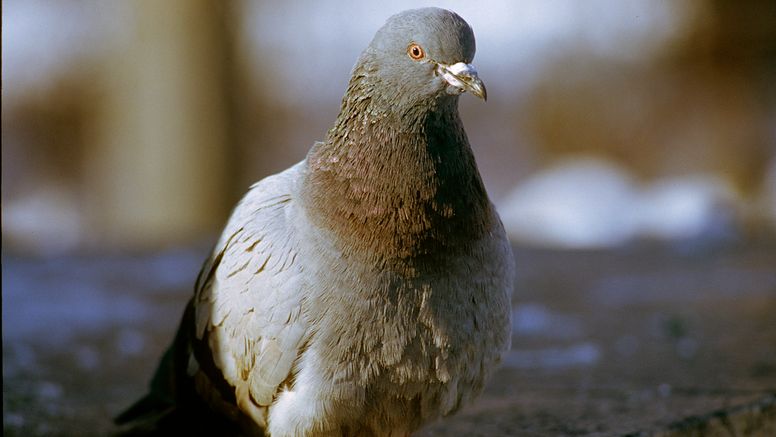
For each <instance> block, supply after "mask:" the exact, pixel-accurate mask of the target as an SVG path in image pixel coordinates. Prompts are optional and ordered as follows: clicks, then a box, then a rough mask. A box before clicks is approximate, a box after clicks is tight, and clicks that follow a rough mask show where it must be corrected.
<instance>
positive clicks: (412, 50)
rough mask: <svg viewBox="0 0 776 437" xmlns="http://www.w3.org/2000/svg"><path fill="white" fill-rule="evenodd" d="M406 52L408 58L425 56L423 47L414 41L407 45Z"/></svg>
mask: <svg viewBox="0 0 776 437" xmlns="http://www.w3.org/2000/svg"><path fill="white" fill-rule="evenodd" d="M407 54H408V55H410V58H412V59H414V60H416V61H418V60H420V59H423V58H424V57H425V56H426V53H425V52H424V51H423V47H421V46H419V45H418V44H415V43H412V44H410V46H409V47H407Z"/></svg>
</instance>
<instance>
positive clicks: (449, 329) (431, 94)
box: [116, 8, 514, 437]
mask: <svg viewBox="0 0 776 437" xmlns="http://www.w3.org/2000/svg"><path fill="white" fill-rule="evenodd" d="M474 51H475V40H474V34H473V32H472V29H471V27H470V26H469V25H468V24H467V23H466V22H465V21H464V20H463V19H462V18H461V17H460V16H458V15H457V14H455V13H454V12H451V11H447V10H444V9H438V8H423V9H414V10H408V11H405V12H401V13H399V14H396V15H394V16H392V17H390V18H389V19H388V20H387V22H386V23H385V24H384V25H383V26H382V27H381V28H380V29H379V30H378V31H377V33H376V35H375V36H374V39H373V40H372V41H371V43H370V44H369V46H368V47H367V48H366V49H365V50H364V51H363V52H362V54H361V55H360V57H359V58H358V60H357V62H356V64H355V67H354V68H353V70H352V75H351V78H350V82H349V84H348V87H347V91H346V93H345V96H344V98H343V100H342V105H341V110H340V113H339V115H338V117H337V119H336V121H335V123H334V126H333V127H332V128H331V129H330V130H329V131H328V133H327V135H326V137H325V140H324V141H321V142H316V143H315V144H314V145H313V146H312V148H311V149H310V151H309V153H308V154H307V156H306V158H305V159H304V160H303V161H301V162H300V163H298V164H296V165H294V166H293V167H291V168H289V169H287V170H285V171H283V172H281V173H278V174H276V175H273V176H269V177H267V178H265V179H263V180H261V181H260V182H258V183H256V184H254V185H253V186H252V187H251V188H250V190H249V191H248V193H247V194H246V195H245V196H244V197H243V198H242V200H241V201H240V202H239V204H238V205H237V206H236V208H235V209H234V211H233V212H232V215H231V217H230V218H229V220H228V223H227V225H226V227H225V229H224V230H223V233H222V235H221V237H220V239H219V241H218V242H217V244H216V245H215V247H214V249H213V251H212V254H211V255H210V257H209V258H208V259H207V260H206V261H205V263H204V266H203V267H202V270H201V273H200V274H199V277H198V278H197V280H196V285H195V292H194V296H193V297H192V298H191V300H190V301H189V303H188V305H187V307H186V310H185V312H184V316H183V319H182V322H181V325H180V328H179V330H178V333H177V335H176V337H175V340H174V341H173V344H172V346H171V347H170V348H169V350H168V351H167V352H166V354H165V355H164V357H163V358H162V360H161V363H160V364H159V367H158V370H157V372H156V374H155V376H154V378H153V380H152V382H151V391H150V393H149V394H148V395H147V396H145V397H144V398H142V399H141V400H140V401H138V402H137V403H136V404H134V405H133V406H132V407H130V408H129V409H128V410H127V411H126V412H124V413H123V414H121V415H120V416H118V418H117V419H116V422H117V423H119V424H123V426H125V427H129V428H128V429H129V430H134V431H133V432H135V433H136V434H137V435H141V434H140V432H139V431H138V430H145V431H148V433H151V434H152V433H153V432H157V433H158V434H165V433H167V434H169V433H171V432H184V431H186V432H194V433H196V434H206V433H208V432H210V433H213V434H216V435H227V434H229V433H234V435H259V436H260V435H264V436H271V437H281V436H386V437H388V436H405V435H409V434H410V433H412V432H413V431H414V430H417V429H418V428H419V427H421V426H422V425H424V424H426V423H429V422H431V421H434V420H436V419H438V418H440V417H443V416H446V415H449V414H452V413H454V412H456V411H457V410H459V409H461V407H463V406H464V405H466V404H467V403H470V402H471V401H472V400H473V399H474V398H475V397H476V396H477V395H478V394H479V393H480V392H481V391H482V389H483V386H484V384H485V382H486V380H487V378H488V376H489V375H490V374H492V373H493V371H494V369H495V368H496V367H497V365H498V363H499V362H500V360H501V357H502V356H503V355H504V353H505V352H506V351H507V350H508V348H509V347H510V342H511V338H510V334H511V320H510V317H511V311H510V301H511V294H512V285H513V273H514V261H513V255H512V251H511V248H510V244H509V242H508V240H507V238H506V234H505V232H504V228H503V225H502V224H501V221H500V219H499V216H498V214H497V213H496V211H495V209H494V207H493V205H492V203H491V202H490V200H489V199H488V195H487V193H486V191H485V188H484V185H483V183H482V180H481V177H480V175H479V172H478V169H477V165H476V162H475V159H474V156H473V154H472V149H471V147H470V145H469V142H468V139H467V136H466V133H465V131H464V128H463V125H462V123H461V120H460V118H459V114H458V99H459V96H460V94H462V93H463V92H469V93H471V94H473V95H475V96H477V97H480V98H482V99H483V100H485V99H486V97H487V95H486V90H485V86H484V84H483V82H482V80H481V79H480V78H479V76H478V74H477V71H476V69H475V68H474V66H472V64H471V62H472V59H473V57H474ZM127 433H128V434H127V435H130V434H131V432H130V431H127Z"/></svg>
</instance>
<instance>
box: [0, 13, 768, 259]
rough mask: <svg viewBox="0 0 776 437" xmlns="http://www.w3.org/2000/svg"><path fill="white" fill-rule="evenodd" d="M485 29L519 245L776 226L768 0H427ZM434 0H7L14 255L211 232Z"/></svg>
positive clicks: (480, 139) (475, 136)
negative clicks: (383, 35)
mask: <svg viewBox="0 0 776 437" xmlns="http://www.w3.org/2000/svg"><path fill="white" fill-rule="evenodd" d="M430 4H436V5H439V6H443V7H447V8H451V9H454V10H456V11H457V12H458V13H459V14H461V15H462V16H463V17H464V18H465V19H466V20H467V21H468V22H469V23H470V24H471V25H472V27H473V28H474V30H475V33H476V36H477V45H478V51H477V55H476V58H475V64H476V65H477V67H478V69H479V71H480V73H481V76H482V77H483V78H484V79H485V81H486V83H487V85H488V89H489V91H490V95H491V99H490V100H489V101H488V102H487V104H483V103H482V102H480V101H477V100H476V99H470V98H468V97H466V96H464V97H463V98H462V99H461V107H462V108H461V110H462V113H463V119H464V122H465V124H466V127H467V131H468V134H469V137H470V140H471V142H472V144H473V147H474V150H475V153H476V155H477V158H478V162H479V165H480V169H481V172H482V174H483V178H484V179H485V182H486V185H487V186H488V189H489V191H490V193H491V196H492V198H493V200H494V202H495V203H496V204H497V206H498V207H499V209H500V210H501V212H502V216H503V218H504V221H505V224H506V225H507V228H508V229H509V232H510V235H511V236H512V237H513V239H514V240H515V241H517V242H525V243H526V244H533V245H540V246H552V247H556V246H559V247H601V246H603V247H609V246H616V245H619V244H623V243H626V242H629V241H633V240H638V239H655V238H657V239H662V240H669V241H675V240H687V239H697V238H699V237H701V238H712V239H719V238H723V239H727V238H741V237H752V236H757V237H759V236H761V235H762V234H763V233H773V231H774V229H776V25H774V21H773V20H774V16H775V15H774V9H776V5H774V3H773V2H772V1H767V0H764V1H749V2H746V3H745V4H735V5H734V4H731V3H730V2H726V1H721V0H684V1H679V2H654V1H649V0H628V1H606V0H597V1H591V2H578V1H569V0H565V1H563V0H553V1H542V0H529V1H522V2H512V1H489V2H478V3H476V4H475V3H473V2H464V1H459V2H456V1H447V2H444V1H443V2H430ZM414 6H416V4H415V2H411V1H405V0H399V1H396V2H388V3H386V2H357V1H327V2H314V1H302V2H285V1H248V0H228V1H219V2H214V1H204V0H193V1H165V2H156V1H150V0H148V1H143V0H139V1H122V2H97V1H86V0H65V1H51V0H7V1H4V2H3V39H2V48H3V69H2V79H3V96H2V97H3V99H2V143H3V146H2V205H3V208H2V219H3V227H2V232H3V249H4V251H8V250H13V251H21V252H23V253H34V254H38V255H50V254H55V253H62V252H69V251H78V250H84V249H88V250H95V249H97V250H99V249H105V248H110V249H114V248H118V249H132V250H137V249H140V250H142V249H155V248H160V247H168V246H171V245H179V244H185V243H189V242H191V241H192V240H202V239H203V238H205V239H207V238H211V239H212V238H213V237H212V236H213V235H215V234H216V233H217V232H218V231H219V230H220V227H221V226H222V224H223V223H224V220H225V217H226V215H227V214H228V212H229V210H230V208H231V207H232V205H233V204H234V203H235V202H236V200H238V199H239V197H240V195H241V194H242V193H244V192H245V191H246V189H247V187H248V186H249V184H250V183H251V182H253V181H256V180H259V179H261V178H262V177H264V176H267V175H269V174H272V173H274V172H277V171H280V170H282V169H284V168H286V167H288V166H289V165H291V164H293V163H295V162H297V161H299V160H301V159H302V158H303V157H304V155H305V153H306V151H307V149H308V148H309V147H310V145H311V144H312V143H313V141H315V140H318V139H322V138H323V136H324V134H325V132H326V130H327V128H328V127H329V126H330V125H331V123H332V122H333V120H334V118H335V117H336V115H337V111H338V109H339V101H340V98H341V96H342V93H343V92H344V89H345V86H346V84H347V80H348V77H349V72H350V68H351V67H352V65H353V63H354V61H355V59H356V57H357V56H358V54H359V53H360V50H362V49H363V48H364V47H365V46H366V45H367V44H368V42H369V40H370V38H371V36H372V35H373V33H374V31H375V30H376V29H377V28H378V27H379V26H380V25H381V24H382V23H383V22H384V20H385V18H386V17H387V16H389V15H391V14H392V13H395V12H397V11H399V10H402V9H405V8H409V7H414Z"/></svg>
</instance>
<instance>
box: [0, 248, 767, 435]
mask: <svg viewBox="0 0 776 437" xmlns="http://www.w3.org/2000/svg"><path fill="white" fill-rule="evenodd" d="M206 252H207V250H206V249H205V248H197V249H186V250H178V251H167V252H164V253H160V254H154V255H143V256H126V255H99V256H98V255H93V256H80V257H59V258H52V259H48V260H43V261H41V260H33V259H28V258H24V257H18V256H13V255H10V254H4V256H3V284H2V285H3V433H4V435H8V436H14V435H19V436H42V435H78V436H88V435H105V434H107V433H108V432H110V430H111V429H112V428H111V424H110V420H109V418H110V417H111V416H112V415H114V414H116V413H117V412H119V411H120V410H121V409H122V408H123V407H126V406H127V405H128V404H129V403H130V402H131V401H133V400H134V399H136V398H137V397H138V396H140V395H141V394H142V393H143V392H144V390H145V386H146V383H147V381H148V379H149V377H150V375H151V373H152V372H153V369H154V367H155V365H156V361H157V359H158V357H159V356H160V354H161V353H162V350H163V349H164V347H165V346H166V344H167V343H168V341H169V340H170V339H171V338H172V335H173V332H174V330H175V329H176V325H177V323H178V319H179V316H180V314H181V311H182V308H183V305H184V303H185V301H186V300H187V299H188V296H189V294H190V289H191V285H192V283H193V280H194V278H195V275H196V273H197V271H198V268H199V264H200V262H201V261H202V259H203V258H204V256H205V254H206ZM516 256H517V259H518V281H517V291H516V294H515V299H514V342H513V350H512V352H511V353H510V354H509V356H508V357H507V359H506V362H505V364H504V366H503V368H502V369H501V370H500V371H499V372H498V373H497V374H496V375H495V377H494V378H493V380H492V381H491V384H490V385H489V387H488V388H487V390H486V393H485V394H484V396H483V397H482V398H480V400H479V401H478V403H477V404H476V405H473V406H471V407H470V408H467V409H466V410H465V411H463V412H462V413H461V414H459V415H457V416H455V417H452V418H448V419H446V420H444V421H442V422H440V423H438V424H435V425H433V426H430V427H428V428H426V429H424V430H422V431H421V432H420V433H418V435H420V436H459V435H466V436H558V435H571V436H609V435H628V434H630V435H654V436H675V435H764V436H765V435H776V397H774V396H776V395H775V394H776V244H773V243H762V242H760V243H753V244H748V245H738V244H735V245H727V246H722V247H720V246H704V245H685V246H678V247H655V246H646V245H642V246H638V247H630V248H624V249H618V250H614V251H594V252H560V251H545V250H529V249H517V250H516Z"/></svg>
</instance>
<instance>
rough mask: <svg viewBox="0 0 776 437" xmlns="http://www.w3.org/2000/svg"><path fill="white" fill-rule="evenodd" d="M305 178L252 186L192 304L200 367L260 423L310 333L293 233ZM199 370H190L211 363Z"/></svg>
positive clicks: (298, 170)
mask: <svg viewBox="0 0 776 437" xmlns="http://www.w3.org/2000/svg"><path fill="white" fill-rule="evenodd" d="M301 174H302V164H301V163H300V164H297V165H296V166H294V167H291V168H290V169H288V170H286V171H284V172H283V173H279V174H277V175H274V176H270V177H268V178H266V179H264V180H262V181H260V182H258V183H256V184H255V185H253V186H252V187H251V189H250V191H249V192H248V194H246V195H245V197H244V198H243V199H242V200H241V201H240V203H239V204H238V206H237V207H236V208H235V210H234V212H233V213H232V216H231V218H230V220H229V222H228V224H227V226H226V228H225V230H224V232H223V234H222V236H221V239H220V241H219V242H218V244H217V245H216V247H215V249H214V250H213V254H212V255H211V257H210V258H209V260H208V261H207V262H206V263H205V265H204V266H203V269H202V272H201V273H200V277H199V278H198V279H197V285H196V293H195V296H194V299H193V302H192V303H193V307H194V324H195V326H194V337H195V340H194V341H195V342H200V343H201V344H204V345H206V346H207V347H206V348H205V350H206V352H205V353H206V354H208V353H209V356H206V357H203V356H202V355H201V354H202V352H200V354H199V355H197V354H196V347H194V348H193V349H194V352H195V354H194V355H195V358H196V359H197V364H201V362H202V361H210V360H212V361H211V364H212V365H214V367H215V368H216V369H217V370H216V372H220V374H221V375H212V374H211V375H208V376H209V377H210V379H214V378H218V377H219V376H221V377H222V378H223V380H225V381H226V382H227V383H228V384H229V385H230V386H231V387H232V388H233V390H234V401H235V402H236V404H237V406H238V407H239V409H240V410H241V411H242V412H243V413H245V414H248V415H249V416H250V417H251V418H252V419H253V420H254V422H256V423H258V424H259V425H260V426H261V425H263V424H264V422H265V415H266V414H265V413H266V407H267V406H269V405H270V404H271V403H272V401H273V399H274V396H275V394H276V393H277V392H278V390H279V389H280V387H281V385H282V384H283V382H284V381H286V379H287V378H289V375H290V373H291V369H292V366H293V364H294V362H295V361H296V358H297V356H298V355H299V350H300V348H301V345H302V343H303V340H304V336H305V332H306V324H305V322H304V320H303V317H302V301H303V294H304V283H303V281H302V275H301V272H302V268H303V266H302V265H301V262H300V261H301V260H300V259H299V258H298V257H297V255H298V251H299V246H298V241H299V237H298V234H297V233H296V232H294V229H295V225H294V224H295V223H296V222H297V220H298V219H299V217H298V212H297V211H298V209H297V205H296V204H295V202H298V199H297V198H296V196H295V192H296V190H295V187H296V184H297V180H298V178H300V177H301ZM200 349H201V348H200ZM199 367H200V369H194V370H193V371H192V370H191V369H190V370H189V373H190V374H191V373H192V372H194V373H196V372H199V371H201V370H202V367H206V366H201V365H200V366H199ZM212 372H213V369H212V367H211V369H210V373H212ZM195 379H196V378H195ZM200 395H201V393H200ZM229 398H231V396H229Z"/></svg>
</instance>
